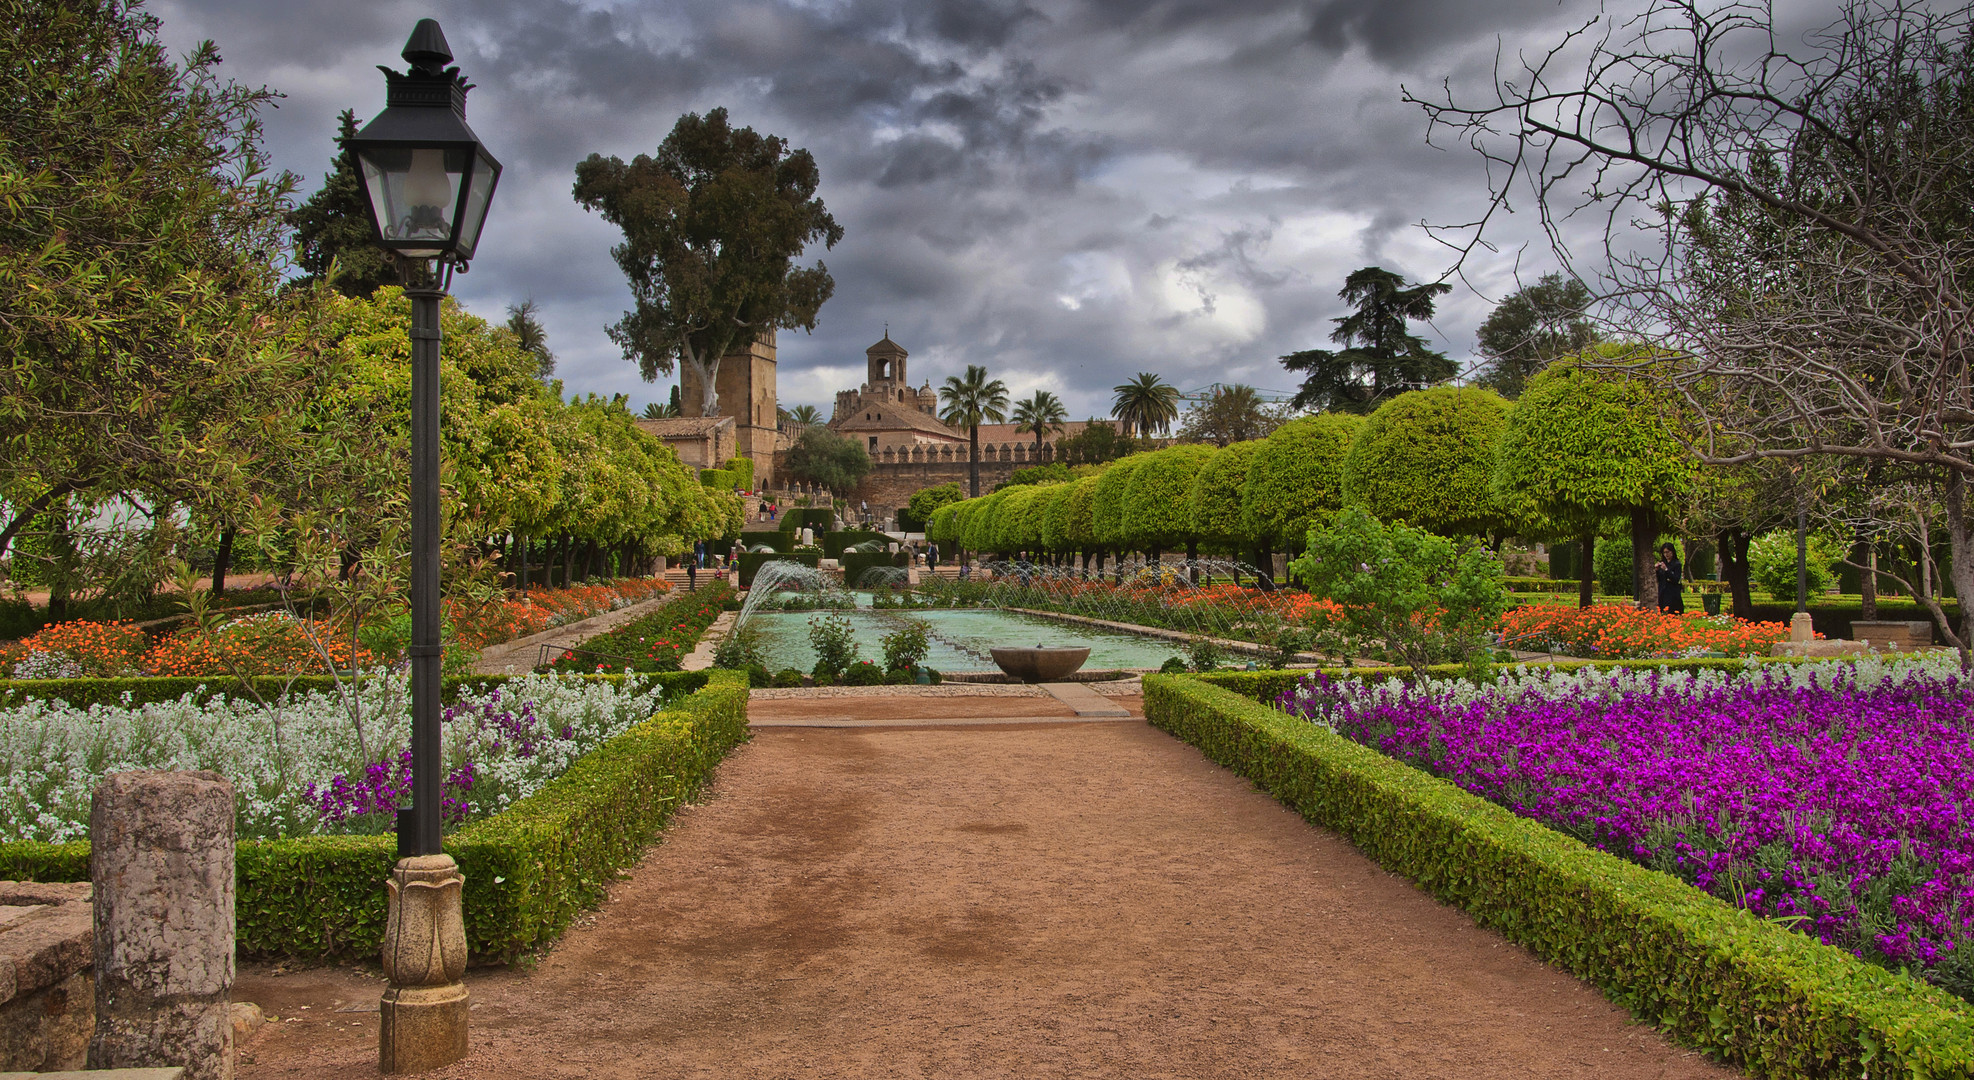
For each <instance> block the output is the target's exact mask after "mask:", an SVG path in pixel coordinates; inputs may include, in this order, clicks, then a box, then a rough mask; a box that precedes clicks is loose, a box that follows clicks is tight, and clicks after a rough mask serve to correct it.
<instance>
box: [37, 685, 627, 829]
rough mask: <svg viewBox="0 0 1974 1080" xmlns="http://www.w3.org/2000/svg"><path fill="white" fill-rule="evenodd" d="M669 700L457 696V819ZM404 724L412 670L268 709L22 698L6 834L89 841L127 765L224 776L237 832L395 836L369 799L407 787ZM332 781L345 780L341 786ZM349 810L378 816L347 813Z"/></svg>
mask: <svg viewBox="0 0 1974 1080" xmlns="http://www.w3.org/2000/svg"><path fill="white" fill-rule="evenodd" d="M664 702H665V692H664V690H663V688H662V687H660V686H659V685H658V684H657V683H655V682H651V681H647V680H643V679H639V678H638V677H636V676H630V677H627V678H626V679H624V680H623V682H622V683H621V684H613V683H608V682H602V681H590V680H584V679H575V678H569V677H567V676H560V675H552V674H551V675H529V676H523V677H521V678H518V679H514V680H511V681H509V682H507V683H506V684H504V685H502V686H500V687H496V688H493V689H491V690H488V691H486V692H484V693H478V692H474V691H471V690H467V691H462V695H461V698H460V700H459V701H458V703H457V704H455V705H454V706H453V707H451V708H450V709H448V710H447V712H448V715H447V719H446V722H445V724H444V725H443V730H444V733H445V734H444V740H445V761H446V767H447V770H448V771H449V772H451V773H453V774H454V775H455V776H457V775H460V772H461V770H462V767H465V768H468V769H470V774H471V776H472V783H471V788H470V790H458V789H449V790H448V792H447V794H448V796H449V798H450V799H451V800H452V803H451V805H450V806H449V807H448V809H449V811H450V813H451V816H453V817H454V818H455V819H457V818H458V817H460V816H462V815H463V816H465V817H469V818H470V817H480V816H484V815H486V814H489V813H495V812H498V811H499V810H501V809H504V808H505V807H507V806H508V805H510V804H512V803H513V802H515V801H516V800H519V799H523V798H526V797H527V796H529V795H531V794H533V793H534V792H535V791H537V790H539V789H540V788H541V787H542V785H543V784H546V783H547V782H548V781H549V780H552V779H554V778H555V777H556V776H559V775H561V773H562V772H563V771H564V770H565V769H567V768H568V767H569V765H570V763H571V762H573V761H575V760H576V759H577V758H579V757H581V756H582V755H584V754H586V753H588V752H589V751H591V750H593V749H595V748H596V747H597V746H598V745H600V744H601V743H603V742H604V741H606V740H608V739H610V738H612V737H614V736H616V735H618V734H620V733H622V732H623V731H625V730H627V729H628V728H630V727H631V726H632V725H634V724H637V723H640V722H642V721H644V720H645V719H647V718H649V717H650V716H651V715H652V714H653V713H655V712H657V711H658V710H659V709H661V708H662V707H663V706H664ZM528 705H531V706H532V708H531V709H530V708H526V707H524V706H528ZM410 729H411V705H410V696H409V684H408V677H407V675H406V674H405V673H403V672H392V673H388V674H387V673H383V672H378V673H375V674H373V675H372V676H371V677H368V678H365V679H362V680H360V681H359V682H357V683H356V684H354V687H353V693H352V697H351V699H349V700H345V699H343V698H340V697H339V696H338V695H336V694H334V693H328V692H310V693H307V694H302V695H299V696H297V697H296V698H295V699H293V700H290V701H287V702H285V703H274V704H270V705H267V706H263V705H261V704H260V703H258V702H256V701H254V700H253V699H252V698H250V697H222V696H215V697H213V698H211V699H209V700H206V701H203V702H201V701H197V700H195V699H194V697H193V696H192V695H190V694H187V695H186V696H185V697H183V698H180V699H179V700H177V701H170V702H160V703H157V704H151V705H125V706H103V705H96V706H91V707H89V708H79V707H77V706H74V705H70V704H67V703H65V702H60V701H40V700H29V701H27V702H25V703H23V704H20V705H17V706H13V707H10V708H0V772H4V774H5V777H6V779H5V781H4V786H0V841H8V840H45V841H57V842H59V841H67V840H77V839H83V838H85V837H87V836H88V833H89V797H90V792H91V791H92V790H93V789H94V788H95V786H96V783H97V781H99V780H100V779H102V777H103V776H104V775H106V774H108V773H113V772H122V771H125V770H129V769H210V770H212V771H214V772H217V773H220V774H221V775H223V776H225V777H226V778H227V779H229V780H231V781H232V782H233V785H234V788H235V790H236V791H237V793H238V799H239V817H238V819H237V828H238V830H239V835H240V836H241V837H243V838H245V837H276V836H301V835H306V834H309V833H316V832H344V833H347V832H371V833H375V832H383V831H387V830H389V829H390V828H392V827H393V825H394V824H395V822H394V820H393V818H392V814H391V811H390V807H389V805H388V804H386V805H379V804H378V803H377V802H376V800H375V799H374V798H372V797H371V796H372V795H374V794H375V793H376V792H378V791H380V790H382V791H385V792H386V794H387V795H388V794H389V792H391V791H393V790H395V789H396V787H397V786H398V781H399V780H400V779H401V772H402V769H401V766H400V763H399V756H400V755H401V754H402V753H404V748H405V747H406V746H408V745H409V738H410ZM531 733H532V734H531ZM469 763H470V765H469ZM339 776H341V777H346V778H347V780H348V782H347V783H345V784H344V785H340V786H338V785H335V784H334V783H333V782H334V781H335V780H336V778H337V777H339ZM387 802H388V800H387ZM325 807H327V808H328V811H329V812H328V813H327V814H325V812H324V810H325ZM349 809H356V810H359V811H360V810H363V809H369V810H371V811H372V812H369V813H361V812H359V813H356V814H354V815H352V816H349V817H344V818H342V819H341V820H338V815H339V813H340V812H341V811H344V810H349Z"/></svg>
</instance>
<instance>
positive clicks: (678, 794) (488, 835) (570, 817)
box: [0, 671, 748, 963]
mask: <svg viewBox="0 0 1974 1080" xmlns="http://www.w3.org/2000/svg"><path fill="white" fill-rule="evenodd" d="M600 677H602V678H622V676H600ZM676 678H677V679H678V682H679V684H680V685H690V684H691V683H692V680H695V679H696V680H698V681H699V688H698V690H697V692H696V693H692V694H690V695H689V696H687V697H684V698H681V699H678V700H676V701H675V702H674V703H673V704H671V705H670V706H668V707H666V708H665V709H664V711H662V712H660V713H658V714H657V715H656V716H653V717H652V718H651V719H650V720H648V721H646V722H644V723H642V724H639V725H638V726H636V727H634V728H632V729H630V730H629V731H626V732H625V733H624V734H622V735H619V736H617V737H616V738H615V739H612V740H610V741H609V742H607V743H605V744H603V745H602V746H600V747H598V748H597V749H595V750H593V751H591V752H590V753H588V754H586V755H584V756H583V757H582V758H580V759H579V760H577V761H576V762H575V763H574V764H573V765H571V766H570V767H569V770H568V771H567V772H565V773H563V774H562V775H561V776H559V777H556V778H555V779H554V780H552V781H550V782H549V783H548V784H547V785H546V786H544V787H543V788H542V789H541V790H540V791H538V792H536V793H535V794H534V795H531V796H529V797H528V798H526V799H523V800H521V801H520V802H518V803H515V804H514V805H513V806H511V807H509V808H507V809H506V810H504V811H502V812H500V813H498V814H495V815H493V816H492V817H488V818H485V819H483V820H481V821H477V822H474V823H473V824H471V825H468V826H466V827H465V828H463V829H461V830H459V831H458V832H456V833H453V834H452V835H450V836H448V837H447V838H446V851H447V853H448V854H450V855H452V857H453V858H454V859H456V860H458V862H459V865H460V869H461V870H462V871H463V872H464V873H465V875H466V892H465V910H466V939H467V947H468V949H469V952H470V955H471V956H472V958H473V959H474V961H475V962H478V963H485V962H490V961H505V960H509V959H512V958H513V957H515V956H517V955H519V954H521V953H524V952H527V951H529V950H532V949H536V948H540V947H541V946H543V945H546V944H547V943H549V942H550V941H552V940H554V939H555V938H556V937H557V936H558V935H560V934H561V933H562V931H563V930H565V929H567V928H568V926H569V923H570V921H571V920H573V919H574V918H575V916H576V914H577V913H578V912H579V911H581V910H582V909H583V908H584V907H586V906H588V905H591V904H594V903H595V902H596V901H597V899H598V898H600V897H601V896H602V895H603V890H604V888H605V886H607V885H608V884H609V883H610V882H611V881H612V880H613V879H614V878H615V877H616V875H617V872H618V871H619V870H621V869H622V868H624V867H626V866H629V865H631V864H632V863H634V862H636V861H637V859H638V856H639V855H640V853H642V852H643V850H644V848H645V847H646V846H647V845H648V844H650V842H651V840H652V839H653V838H654V837H655V836H656V835H657V834H658V831H659V830H660V829H662V828H663V827H664V825H665V823H666V822H667V821H668V820H670V818H671V815H672V813H673V811H675V810H676V809H677V808H678V807H679V805H680V804H682V803H684V802H685V801H686V800H688V799H690V798H691V797H692V796H693V794H694V793H695V792H697V791H698V790H699V786H700V784H702V783H703V782H704V781H705V780H706V778H707V777H708V775H710V774H711V772H712V769H713V766H714V765H716V764H718V762H719V761H720V759H721V758H722V757H724V756H725V755H726V753H727V752H728V751H729V750H731V749H733V748H734V747H735V746H737V745H739V744H740V743H742V742H744V741H746V739H747V689H748V688H747V676H746V675H745V674H744V673H741V672H730V671H716V672H711V673H708V672H681V673H678V676H676ZM234 859H235V861H234V867H235V874H236V876H237V883H236V887H235V896H236V899H235V901H234V914H235V926H236V931H235V932H236V935H237V937H236V940H237V942H238V948H239V951H240V952H241V953H242V954H243V955H249V956H289V957H303V958H309V959H324V958H330V957H347V958H357V957H362V958H371V957H375V956H376V954H377V950H378V949H379V948H380V947H381V946H382V944H383V935H384V908H385V905H384V888H383V883H384V878H385V876H386V875H387V874H388V873H389V872H390V869H391V867H392V865H393V864H394V863H395V862H396V861H397V841H396V839H395V838H394V837H392V836H388V835H387V836H304V837H296V838H293V839H287V840H248V841H242V842H241V843H240V845H239V846H238V848H237V849H236V852H235V857H234ZM88 878H89V844H88V843H87V842H78V843H70V844H39V843H12V844H0V879H10V880H25V881H86V880H88Z"/></svg>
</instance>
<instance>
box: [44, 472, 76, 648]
mask: <svg viewBox="0 0 1974 1080" xmlns="http://www.w3.org/2000/svg"><path fill="white" fill-rule="evenodd" d="M53 516H54V519H55V520H54V522H53V523H52V524H53V526H54V527H53V528H52V529H51V530H50V532H51V534H52V535H51V536H50V538H49V539H50V541H51V542H50V544H49V549H50V551H49V553H50V554H51V555H53V556H54V558H53V559H52V560H50V562H49V566H50V567H52V568H53V569H54V572H55V573H54V580H53V581H52V582H50V583H49V587H48V622H49V623H50V624H53V623H58V622H61V621H62V620H63V619H65V618H67V617H68V614H69V576H70V575H71V574H73V573H74V572H75V535H74V534H73V533H72V532H70V531H69V507H68V503H67V502H63V503H61V504H59V505H58V506H57V507H56V508H55V510H54V514H53Z"/></svg>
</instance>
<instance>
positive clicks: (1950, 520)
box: [1926, 471, 1974, 673]
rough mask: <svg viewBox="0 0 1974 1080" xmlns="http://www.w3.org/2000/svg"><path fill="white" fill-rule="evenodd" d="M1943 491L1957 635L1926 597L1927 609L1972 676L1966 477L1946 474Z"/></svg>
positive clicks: (1971, 544)
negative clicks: (1956, 606) (1957, 610)
mask: <svg viewBox="0 0 1974 1080" xmlns="http://www.w3.org/2000/svg"><path fill="white" fill-rule="evenodd" d="M1946 487H1947V492H1946V494H1947V498H1946V503H1947V506H1946V510H1947V545H1948V548H1949V551H1950V552H1951V555H1950V557H1949V567H1950V569H1949V570H1948V576H1949V577H1950V578H1951V579H1952V580H1953V591H1954V595H1955V596H1957V597H1959V598H1960V633H1958V634H1956V633H1954V632H1953V628H1952V624H1951V623H1949V622H1947V614H1946V609H1945V607H1944V606H1942V605H1941V603H1940V601H1939V600H1938V599H1936V598H1934V597H1930V596H1929V597H1927V598H1926V607H1927V608H1928V609H1929V610H1931V611H1932V613H1933V619H1934V621H1935V622H1936V623H1938V624H1939V627H1940V629H1941V630H1943V631H1945V634H1946V639H1947V643H1948V644H1950V645H1952V646H1953V647H1954V648H1956V649H1959V650H1960V670H1961V671H1962V672H1963V673H1967V672H1974V530H1970V528H1969V522H1968V520H1967V477H1965V476H1963V475H1961V473H1960V472H1958V471H1949V472H1948V473H1947V484H1946Z"/></svg>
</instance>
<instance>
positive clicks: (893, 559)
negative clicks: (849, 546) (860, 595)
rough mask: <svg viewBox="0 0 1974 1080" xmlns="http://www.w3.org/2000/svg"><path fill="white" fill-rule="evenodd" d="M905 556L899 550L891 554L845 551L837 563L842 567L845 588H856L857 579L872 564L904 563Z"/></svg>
mask: <svg viewBox="0 0 1974 1080" xmlns="http://www.w3.org/2000/svg"><path fill="white" fill-rule="evenodd" d="M907 558H908V557H907V556H906V554H905V553H904V551H902V550H900V551H899V552H898V554H896V555H893V554H891V553H890V552H888V551H846V552H844V553H843V558H842V560H841V562H840V563H839V565H840V566H841V567H842V569H843V584H844V586H845V587H846V588H851V589H854V588H857V587H858V585H857V579H858V578H860V577H862V576H863V573H864V571H866V570H869V569H870V568H871V567H873V566H897V567H903V566H905V564H906V560H907Z"/></svg>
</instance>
